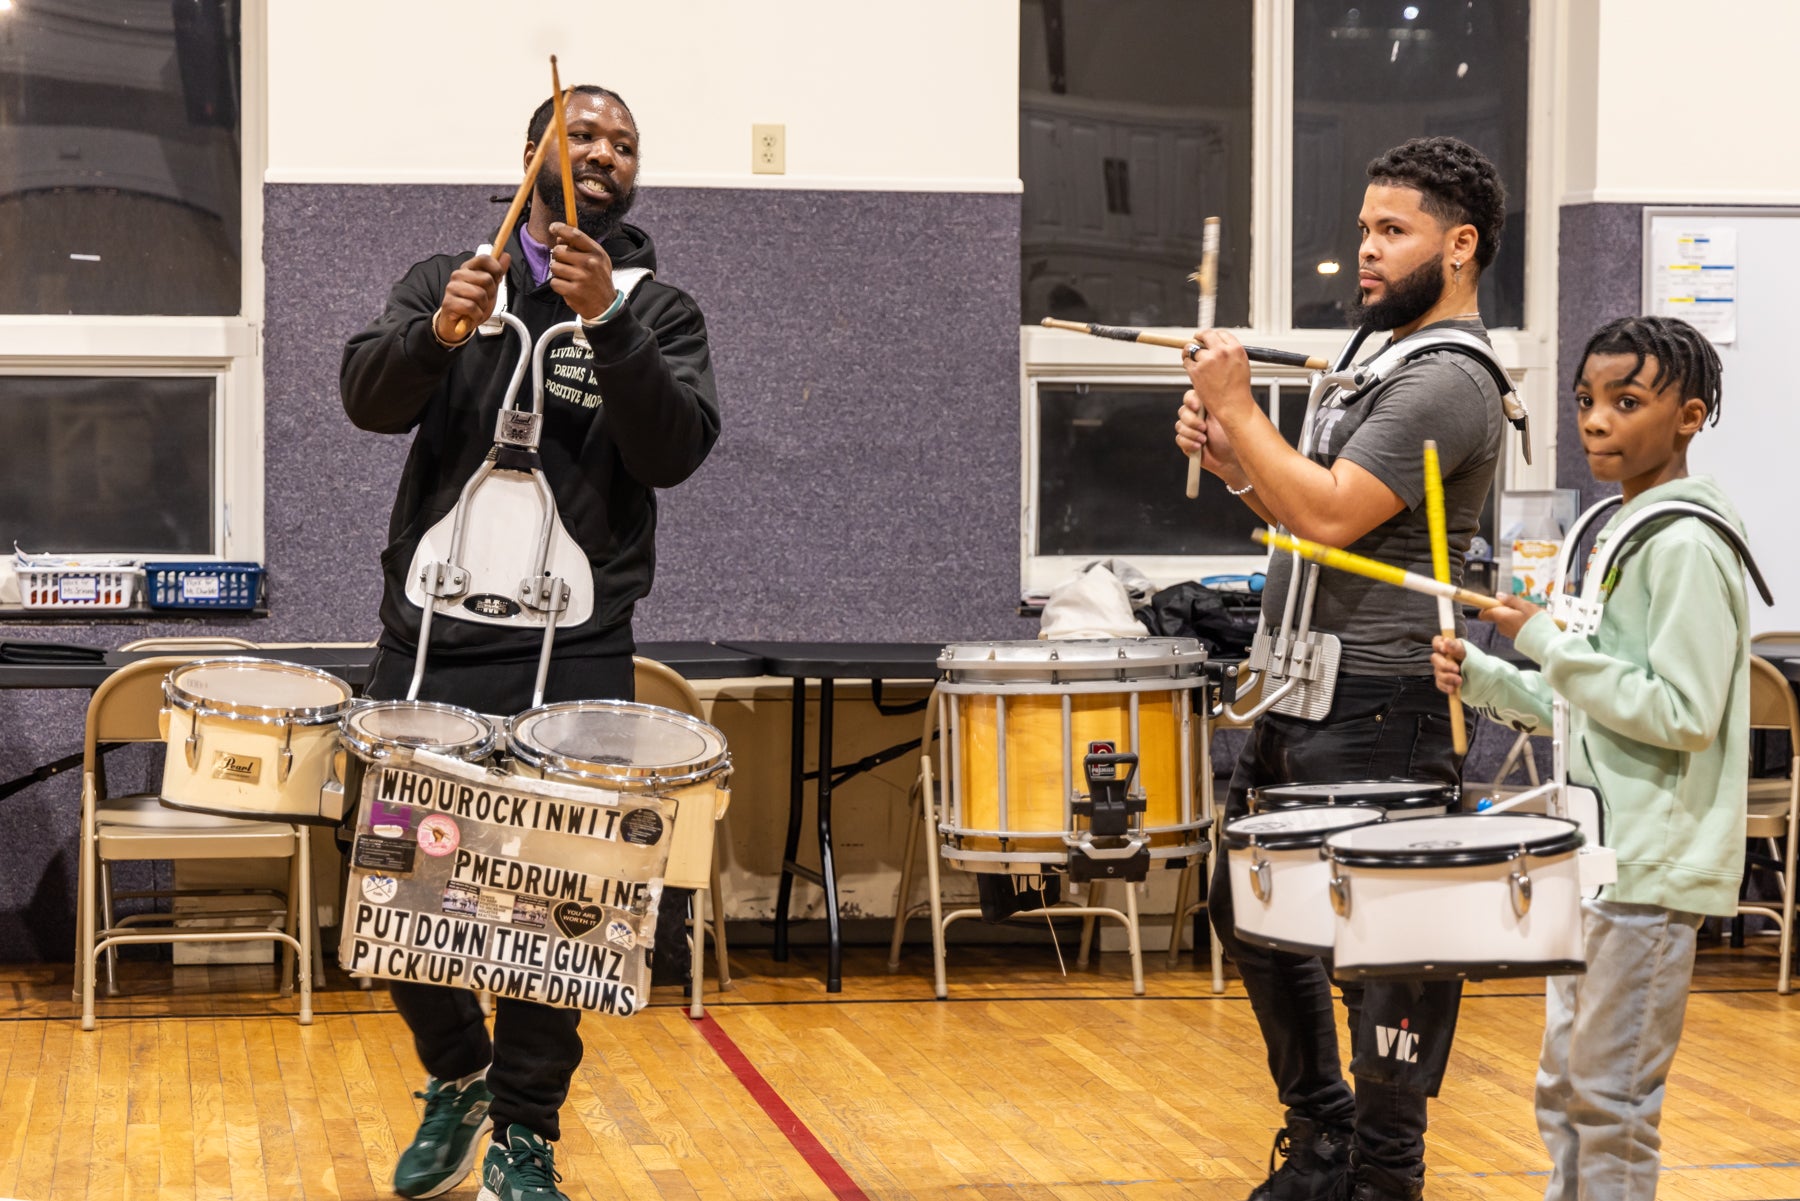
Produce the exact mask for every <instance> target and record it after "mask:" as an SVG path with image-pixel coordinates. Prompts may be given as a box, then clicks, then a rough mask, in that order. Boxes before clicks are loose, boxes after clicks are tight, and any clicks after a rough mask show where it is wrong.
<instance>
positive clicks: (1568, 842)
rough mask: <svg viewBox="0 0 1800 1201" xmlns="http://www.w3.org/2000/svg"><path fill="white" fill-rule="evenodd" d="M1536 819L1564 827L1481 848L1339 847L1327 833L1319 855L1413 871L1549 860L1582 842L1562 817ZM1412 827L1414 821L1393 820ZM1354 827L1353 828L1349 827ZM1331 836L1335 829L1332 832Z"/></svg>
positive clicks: (1457, 817) (1470, 817)
mask: <svg viewBox="0 0 1800 1201" xmlns="http://www.w3.org/2000/svg"><path fill="white" fill-rule="evenodd" d="M1530 816H1531V817H1533V818H1534V819H1536V820H1538V821H1544V822H1555V823H1556V824H1557V825H1559V826H1563V827H1566V829H1562V830H1559V831H1557V832H1556V833H1554V834H1544V835H1539V836H1536V837H1532V838H1525V839H1519V840H1517V841H1513V842H1505V843H1495V844H1493V845H1490V846H1481V847H1459V848H1455V849H1440V848H1435V847H1434V848H1429V849H1423V850H1413V849H1406V848H1399V849H1396V850H1391V851H1390V850H1376V849H1375V848H1373V847H1360V848H1358V847H1339V846H1333V845H1331V837H1330V836H1327V837H1326V839H1325V842H1324V844H1323V846H1322V847H1321V848H1320V851H1319V854H1320V855H1321V856H1322V857H1324V858H1326V859H1329V860H1330V861H1331V862H1333V863H1335V864H1338V865H1339V866H1342V867H1360V868H1374V869H1377V870H1396V869H1397V870H1414V869H1419V868H1446V867H1490V866H1493V865H1494V864H1499V863H1510V862H1512V861H1513V860H1515V859H1527V858H1529V859H1551V858H1556V857H1558V856H1562V855H1569V854H1573V853H1574V852H1576V851H1578V850H1580V849H1581V847H1582V846H1583V845H1584V844H1585V843H1586V841H1587V840H1586V839H1585V838H1584V837H1582V833H1581V827H1580V826H1579V825H1577V824H1576V823H1574V822H1572V821H1570V820H1569V819H1568V818H1566V817H1544V816H1541V815H1539V814H1535V813H1534V814H1531V815H1530ZM1434 820H1437V821H1459V822H1462V821H1489V820H1492V819H1491V818H1489V817H1488V815H1486V814H1482V813H1447V814H1445V815H1444V816H1443V817H1441V818H1437V819H1434ZM1396 824H1404V825H1407V826H1414V825H1416V824H1417V823H1415V822H1405V823H1396ZM1353 828H1357V827H1353ZM1332 833H1333V834H1334V835H1335V834H1337V833H1339V831H1333V832H1332Z"/></svg>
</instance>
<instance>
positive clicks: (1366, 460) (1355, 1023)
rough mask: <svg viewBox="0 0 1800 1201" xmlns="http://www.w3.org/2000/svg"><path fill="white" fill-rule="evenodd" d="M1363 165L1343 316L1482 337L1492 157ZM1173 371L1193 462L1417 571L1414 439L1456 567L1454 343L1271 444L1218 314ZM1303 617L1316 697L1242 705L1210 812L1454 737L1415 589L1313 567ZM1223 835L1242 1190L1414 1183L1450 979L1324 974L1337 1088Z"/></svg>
mask: <svg viewBox="0 0 1800 1201" xmlns="http://www.w3.org/2000/svg"><path fill="white" fill-rule="evenodd" d="M1368 173H1369V186H1368V189H1367V191H1366V193H1365V194H1364V197H1363V205H1362V211H1361V213H1360V214H1359V216H1358V219H1357V226H1358V229H1359V231H1360V235H1361V246H1360V248H1359V251H1358V255H1357V262H1358V268H1359V273H1358V286H1359V291H1360V295H1359V303H1358V316H1359V318H1360V320H1361V323H1362V325H1363V326H1364V328H1367V329H1370V330H1377V331H1379V330H1387V331H1390V332H1391V334H1392V337H1393V338H1394V339H1395V340H1398V339H1400V338H1404V337H1406V336H1407V335H1409V334H1412V333H1415V332H1417V331H1419V330H1422V329H1427V328H1430V327H1432V326H1443V327H1448V328H1453V329H1460V330H1466V331H1469V332H1472V333H1476V334H1481V335H1482V336H1483V337H1485V336H1486V335H1485V333H1484V331H1483V328H1482V324H1481V316H1480V313H1479V312H1478V308H1477V301H1476V295H1477V289H1478V286H1479V280H1480V277H1481V272H1482V271H1483V270H1485V269H1486V268H1487V266H1488V265H1489V264H1490V263H1492V262H1493V260H1494V253H1495V251H1496V250H1498V248H1499V239H1500V229H1501V226H1502V225H1503V224H1504V222H1505V214H1506V197H1505V190H1504V189H1503V188H1502V187H1501V184H1500V179H1499V175H1498V173H1497V172H1495V170H1494V166H1493V164H1492V163H1490V162H1488V160H1487V159H1486V158H1484V157H1483V156H1482V155H1481V153H1480V152H1479V151H1477V150H1475V149H1474V148H1473V147H1470V146H1468V145H1466V144H1464V143H1462V142H1459V141H1457V140H1456V139H1454V138H1420V139H1416V140H1414V141H1411V142H1408V143H1406V145H1404V146H1399V147H1396V148H1395V149H1393V150H1390V151H1388V152H1387V153H1386V154H1384V155H1382V156H1381V157H1379V158H1377V159H1376V160H1375V161H1374V162H1372V163H1370V164H1369V170H1368ZM1187 371H1188V379H1189V381H1190V382H1191V383H1192V384H1193V391H1191V392H1189V393H1188V395H1187V397H1186V398H1185V400H1184V402H1183V406H1182V412H1181V417H1180V420H1179V422H1178V423H1177V426H1176V442H1177V443H1178V444H1179V445H1180V446H1181V448H1182V450H1184V451H1186V452H1188V453H1189V454H1193V453H1196V452H1201V453H1204V456H1205V457H1204V459H1203V460H1202V462H1203V464H1204V466H1205V467H1206V468H1207V469H1208V470H1209V471H1212V472H1213V473H1214V474H1216V475H1218V476H1219V477H1220V478H1221V479H1222V480H1224V481H1225V485H1226V486H1227V487H1228V488H1230V489H1231V491H1232V492H1233V493H1234V494H1236V495H1238V496H1241V497H1242V498H1243V500H1244V503H1245V504H1247V505H1249V506H1250V508H1251V509H1253V510H1254V511H1255V512H1256V514H1257V516H1259V517H1261V518H1262V519H1263V520H1264V521H1267V522H1270V523H1273V524H1277V525H1282V526H1285V527H1287V528H1288V529H1289V530H1291V531H1293V532H1294V533H1295V534H1298V535H1299V536H1300V537H1302V538H1308V539H1311V540H1312V541H1314V542H1323V543H1325V544H1326V545H1328V546H1338V547H1346V548H1349V549H1351V550H1354V551H1355V552H1356V553H1358V554H1362V555H1367V556H1369V557H1371V558H1375V559H1380V560H1382V561H1384V562H1388V563H1394V564H1397V565H1400V566H1403V567H1407V568H1410V569H1412V570H1413V571H1416V572H1419V573H1420V574H1423V575H1429V574H1431V547H1430V542H1429V539H1428V537H1427V534H1426V528H1427V527H1426V518H1425V505H1424V496H1425V486H1424V479H1425V475H1424V454H1423V450H1424V447H1423V444H1424V442H1425V440H1426V439H1432V440H1434V441H1436V443H1437V445H1438V456H1439V459H1440V462H1441V466H1442V468H1443V470H1444V472H1445V474H1446V478H1445V481H1444V500H1445V511H1446V518H1447V524H1448V528H1449V532H1450V550H1451V552H1452V553H1451V556H1450V560H1451V570H1452V573H1453V577H1454V578H1456V579H1457V580H1458V581H1460V579H1461V564H1462V553H1461V552H1463V551H1464V550H1466V549H1467V548H1468V545H1469V539H1470V538H1471V537H1473V535H1474V533H1475V526H1476V521H1477V519H1478V517H1479V516H1480V513H1481V507H1482V502H1483V501H1484V500H1485V499H1486V497H1487V494H1488V490H1489V489H1490V488H1491V487H1492V486H1493V482H1494V469H1495V467H1496V465H1497V463H1498V461H1499V455H1500V445H1501V430H1502V425H1503V422H1504V415H1503V414H1502V412H1501V408H1500V396H1499V392H1498V389H1497V388H1496V387H1495V385H1494V381H1493V380H1492V378H1491V377H1490V376H1489V375H1488V374H1487V371H1486V369H1485V368H1484V367H1483V366H1482V365H1481V364H1480V363H1477V362H1476V361H1474V360H1473V359H1471V358H1470V357H1469V356H1468V354H1467V353H1466V352H1461V351H1450V350H1444V351H1437V352H1434V353H1431V354H1427V355H1423V356H1421V357H1419V358H1417V359H1414V360H1412V361H1411V362H1408V363H1406V364H1404V365H1402V366H1400V367H1399V368H1397V369H1396V370H1395V371H1394V372H1393V374H1391V375H1390V376H1388V378H1387V379H1386V380H1384V381H1383V382H1382V383H1381V384H1380V385H1378V386H1376V387H1373V388H1371V389H1369V390H1368V392H1367V393H1365V394H1364V395H1361V396H1359V397H1357V398H1356V399H1355V400H1354V401H1351V402H1350V403H1348V404H1346V405H1344V406H1342V407H1332V408H1325V407H1323V406H1321V409H1320V412H1319V413H1318V415H1317V417H1316V419H1315V421H1316V430H1315V435H1316V436H1315V438H1314V453H1313V454H1312V455H1310V456H1309V455H1302V454H1300V453H1299V452H1298V451H1297V450H1295V449H1294V448H1293V447H1291V446H1289V445H1288V444H1287V442H1286V441H1285V440H1284V439H1283V438H1282V436H1281V433H1280V431H1279V430H1277V429H1276V428H1275V426H1274V424H1273V423H1272V422H1270V421H1269V419H1268V416H1267V415H1266V414H1265V413H1264V412H1263V411H1262V410H1261V409H1260V408H1259V407H1258V406H1257V403H1256V400H1255V397H1254V396H1253V395H1252V393H1251V390H1250V364H1249V360H1248V359H1247V358H1246V357H1245V355H1244V351H1243V347H1242V346H1241V345H1239V343H1238V341H1237V339H1235V338H1233V337H1232V336H1231V335H1230V334H1227V333H1223V332H1221V331H1218V330H1206V331H1201V332H1199V333H1197V334H1196V335H1195V345H1194V346H1193V347H1190V348H1189V355H1188V362H1187ZM1291 575H1292V571H1291V560H1290V558H1289V556H1287V555H1284V554H1276V555H1275V556H1274V558H1273V561H1272V562H1271V564H1270V569H1269V582H1268V586H1267V591H1266V593H1265V597H1264V601H1263V606H1264V607H1263V612H1264V616H1265V618H1266V619H1267V620H1268V621H1269V622H1270V623H1272V624H1274V625H1276V626H1279V624H1280V621H1281V614H1282V608H1283V602H1284V600H1285V598H1286V595H1287V589H1288V586H1289V582H1290V577H1291ZM1312 626H1313V628H1314V629H1317V630H1323V631H1327V632H1329V633H1332V634H1335V635H1336V636H1337V637H1338V639H1339V641H1340V643H1341V645H1342V652H1343V653H1342V657H1341V659H1340V661H1339V672H1338V679H1337V688H1336V692H1335V693H1334V695H1333V697H1332V702H1331V709H1330V712H1328V713H1327V714H1326V715H1325V716H1324V717H1323V718H1322V719H1320V720H1318V721H1307V720H1305V719H1303V718H1298V717H1288V716H1285V715H1282V714H1278V713H1266V714H1264V715H1263V716H1262V717H1260V718H1258V719H1257V721H1256V724H1255V726H1254V727H1253V728H1252V729H1251V731H1250V737H1249V738H1248V740H1247V741H1246V743H1245V746H1244V751H1243V754H1242V755H1240V756H1239V758H1238V763H1237V769H1236V771H1235V772H1234V773H1233V774H1232V777H1231V788H1230V790H1229V792H1227V794H1226V816H1227V818H1228V819H1229V818H1232V817H1236V816H1238V815H1240V814H1242V813H1244V812H1246V811H1247V810H1248V796H1249V792H1250V790H1251V789H1253V788H1258V787H1262V786H1266V785H1270V784H1278V783H1333V782H1345V781H1350V780H1368V779H1411V780H1421V779H1422V780H1428V781H1439V782H1442V783H1444V784H1451V785H1454V784H1458V783H1460V780H1461V773H1462V762H1461V756H1459V755H1457V754H1456V753H1455V751H1454V749H1453V748H1452V744H1451V737H1450V720H1449V716H1448V714H1447V712H1446V710H1445V705H1444V698H1443V697H1442V696H1441V695H1440V694H1439V693H1438V692H1437V690H1436V688H1435V687H1434V685H1433V681H1432V676H1431V661H1430V659H1431V636H1432V635H1433V634H1434V633H1436V632H1437V630H1438V620H1437V606H1436V603H1435V602H1434V601H1432V600H1430V599H1429V598H1425V597H1419V596H1414V595H1413V594H1411V593H1407V592H1402V591H1400V590H1399V589H1396V588H1390V587H1388V586H1387V585H1384V584H1377V583H1373V582H1370V581H1366V580H1363V579H1361V578H1359V577H1356V576H1350V575H1345V574H1342V573H1338V572H1332V571H1326V572H1325V573H1324V574H1323V575H1322V576H1321V577H1320V579H1319V588H1318V594H1317V600H1316V602H1315V605H1314V609H1313V620H1312ZM1458 629H1459V631H1460V629H1461V622H1460V621H1459V622H1458ZM1229 854H1230V852H1227V853H1226V854H1224V855H1221V856H1220V857H1219V861H1218V862H1217V863H1216V864H1215V865H1214V873H1213V879H1212V889H1211V891H1210V892H1209V893H1208V894H1207V895H1208V898H1209V901H1208V903H1209V907H1210V909H1211V917H1212V922H1213V928H1214V929H1215V930H1216V931H1217V932H1218V936H1219V940H1220V942H1221V944H1222V945H1223V946H1224V948H1225V950H1226V952H1227V953H1228V954H1229V955H1230V956H1231V957H1232V959H1233V960H1234V961H1235V962H1236V964H1237V966H1238V970H1239V972H1240V973H1241V974H1242V976H1243V979H1244V990H1245V991H1246V992H1247V993H1248V994H1249V996H1250V1004H1251V1007H1252V1008H1253V1009H1254V1010H1255V1011H1256V1018H1257V1023H1258V1025H1259V1027H1260V1028H1261V1030H1262V1035H1263V1041H1264V1043H1265V1044H1266V1045H1267V1047H1268V1053H1269V1072H1270V1075H1271V1076H1273V1077H1274V1082H1275V1086H1276V1089H1277V1091H1278V1093H1279V1095H1280V1098H1281V1103H1282V1105H1283V1106H1284V1107H1285V1109H1286V1120H1285V1123H1284V1127H1285V1128H1284V1129H1283V1130H1282V1131H1281V1133H1280V1134H1278V1135H1277V1136H1276V1140H1275V1148H1276V1152H1277V1154H1278V1155H1279V1156H1280V1157H1281V1159H1282V1163H1281V1165H1280V1167H1278V1168H1277V1169H1276V1170H1275V1171H1274V1172H1273V1173H1272V1174H1271V1175H1270V1176H1269V1178H1268V1180H1266V1181H1264V1182H1263V1183H1262V1184H1261V1185H1259V1186H1258V1187H1257V1188H1256V1189H1255V1190H1254V1191H1252V1192H1251V1194H1250V1197H1251V1201H1315V1199H1321V1198H1326V1197H1332V1198H1336V1197H1348V1198H1350V1201H1419V1197H1420V1196H1421V1193H1422V1191H1423V1188H1424V1179H1425V1118H1426V1099H1427V1098H1429V1097H1433V1096H1436V1095H1437V1091H1438V1086H1439V1084H1440V1083H1441V1082H1442V1080H1443V1074H1444V1068H1445V1066H1446V1065H1447V1063H1448V1061H1449V1057H1450V1042H1451V1038H1452V1036H1453V1034H1454V1032H1455V1029H1456V1013H1457V1008H1458V1005H1459V1003H1460V1000H1461V996H1462V991H1461V984H1460V982H1459V981H1458V980H1456V979H1454V978H1452V979H1433V980H1426V981H1423V982H1419V983H1412V982H1394V981H1381V980H1373V981H1368V982H1366V983H1358V982H1352V981H1344V982H1342V983H1341V988H1342V991H1343V996H1344V1004H1345V1006H1346V1007H1347V1008H1348V1009H1349V1010H1350V1030H1351V1040H1350V1052H1351V1055H1350V1075H1351V1077H1352V1079H1353V1080H1354V1081H1355V1084H1356V1087H1355V1091H1354V1092H1352V1090H1351V1088H1350V1085H1349V1084H1348V1083H1347V1082H1346V1081H1345V1079H1344V1075H1343V1072H1342V1069H1341V1068H1340V1066H1339V1063H1340V1061H1339V1058H1338V1045H1337V1031H1336V1022H1335V1018H1334V1014H1333V1011H1332V1004H1331V985H1332V981H1331V979H1330V976H1329V974H1328V971H1327V969H1326V967H1325V966H1324V964H1323V963H1322V962H1321V961H1320V960H1319V959H1318V958H1317V957H1315V956H1307V955H1299V954H1294V953H1291V952H1288V951H1282V950H1276V949H1272V948H1270V947H1268V946H1266V945H1261V944H1255V943H1251V942H1248V941H1246V940H1245V939H1243V938H1241V937H1239V935H1238V933H1237V930H1236V926H1235V923H1234V922H1233V920H1232V902H1231V879H1230V871H1229V868H1228V866H1227V863H1226V859H1227V856H1228V855H1229ZM1397 1031H1404V1032H1405V1033H1406V1037H1405V1038H1404V1039H1401V1038H1399V1037H1398V1036H1397V1034H1396V1032H1397ZM1273 1158H1274V1157H1272V1161H1273Z"/></svg>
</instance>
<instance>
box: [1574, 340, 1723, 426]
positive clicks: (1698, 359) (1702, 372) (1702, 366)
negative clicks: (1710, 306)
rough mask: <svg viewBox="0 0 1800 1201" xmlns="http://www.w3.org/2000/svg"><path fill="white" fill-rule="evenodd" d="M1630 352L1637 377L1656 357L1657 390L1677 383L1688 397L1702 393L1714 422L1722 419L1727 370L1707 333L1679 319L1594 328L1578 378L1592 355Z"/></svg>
mask: <svg viewBox="0 0 1800 1201" xmlns="http://www.w3.org/2000/svg"><path fill="white" fill-rule="evenodd" d="M1596 354H1630V355H1636V356H1637V363H1636V365H1635V366H1633V367H1632V369H1631V374H1630V375H1628V376H1626V378H1627V379H1631V378H1633V377H1635V376H1636V375H1637V373H1638V372H1639V371H1641V370H1643V366H1644V360H1646V359H1651V358H1654V359H1655V360H1656V378H1655V379H1653V380H1651V381H1650V387H1651V389H1652V390H1653V391H1661V390H1662V387H1663V385H1664V384H1667V383H1671V382H1673V383H1675V384H1677V385H1678V386H1679V387H1680V389H1681V398H1682V399H1683V400H1686V399H1688V398H1689V397H1697V398H1698V399H1699V400H1700V402H1701V403H1702V404H1704V405H1705V406H1706V420H1707V424H1708V425H1717V424H1718V423H1719V406H1720V405H1721V404H1723V403H1724V393H1723V392H1722V390H1721V388H1720V378H1719V377H1720V376H1721V375H1723V374H1724V368H1723V367H1722V366H1721V365H1720V363H1719V352H1718V351H1716V350H1714V349H1713V345H1712V343H1711V342H1709V341H1707V340H1706V336H1705V335H1704V334H1702V333H1701V332H1700V331H1699V330H1697V329H1695V328H1694V327H1693V326H1691V325H1689V324H1688V323H1687V322H1685V321H1683V320H1681V319H1680V318H1678V317H1620V318H1619V319H1618V320H1616V321H1609V322H1607V323H1606V324H1605V325H1603V326H1601V327H1600V328H1599V329H1598V330H1596V331H1594V336H1593V337H1591V338H1589V339H1588V342H1587V346H1586V348H1585V349H1583V350H1582V352H1581V358H1579V359H1578V360H1576V368H1575V377H1576V380H1577V382H1579V380H1580V378H1581V370H1582V367H1583V365H1585V364H1586V363H1587V360H1588V356H1589V355H1596Z"/></svg>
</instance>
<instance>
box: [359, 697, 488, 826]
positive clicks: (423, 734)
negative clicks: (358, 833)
mask: <svg viewBox="0 0 1800 1201" xmlns="http://www.w3.org/2000/svg"><path fill="white" fill-rule="evenodd" d="M338 738H339V740H340V741H342V743H343V746H344V754H343V756H342V757H341V758H340V760H339V767H340V778H341V779H342V780H343V782H344V798H345V800H344V804H345V805H346V806H347V807H349V808H351V809H354V808H355V807H356V804H357V802H358V801H359V800H361V799H362V781H363V776H364V774H365V769H366V767H367V766H368V765H369V764H371V763H373V762H375V760H377V759H379V758H381V757H382V756H383V755H385V754H387V753H388V752H390V751H393V750H397V749H398V748H400V747H403V746H405V747H412V748H414V749H415V750H424V751H432V752H434V753H436V754H439V755H448V756H450V757H451V758H454V759H461V760H463V761H464V762H465V763H485V762H487V761H488V760H489V759H490V758H492V757H493V754H494V748H495V747H496V746H497V745H499V742H500V731H499V730H497V729H495V727H494V723H493V722H491V721H489V720H488V719H487V718H486V717H484V716H482V715H481V714H479V713H477V712H475V711H474V710H473V709H464V708H462V707H461V706H460V705H445V704H440V703H438V702H436V701H359V702H357V704H356V707H355V708H354V709H352V710H350V712H348V713H346V714H345V715H344V718H343V721H342V723H341V724H340V726H339V729H338Z"/></svg>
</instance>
